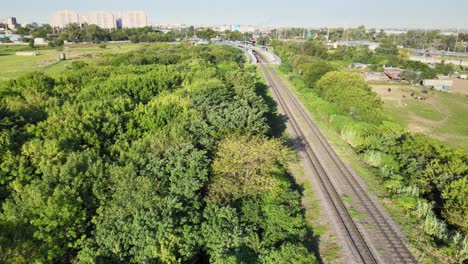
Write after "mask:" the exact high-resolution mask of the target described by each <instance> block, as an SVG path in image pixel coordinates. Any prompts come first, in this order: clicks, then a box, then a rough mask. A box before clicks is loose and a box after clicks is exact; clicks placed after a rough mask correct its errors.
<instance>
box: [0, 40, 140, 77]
mask: <svg viewBox="0 0 468 264" xmlns="http://www.w3.org/2000/svg"><path fill="white" fill-rule="evenodd" d="M141 45H143V44H131V43H119V44H108V45H107V47H106V48H105V49H103V48H99V47H98V45H97V44H79V45H78V44H77V45H69V46H65V48H64V49H63V51H58V50H56V49H41V50H39V51H38V52H39V55H37V56H17V55H15V53H16V52H15V51H14V50H12V48H11V47H8V48H7V47H1V46H0V69H1V70H0V81H1V80H8V79H13V78H16V77H18V76H19V75H21V74H24V73H27V72H33V71H40V72H45V73H47V74H50V75H56V74H60V73H62V72H64V71H66V70H67V69H68V67H67V66H69V65H70V64H71V63H72V61H75V60H84V61H91V60H92V59H93V58H95V57H98V56H100V55H102V54H117V53H123V52H128V51H131V50H135V49H137V48H138V47H141ZM62 52H63V53H65V54H66V57H67V60H65V61H58V57H59V54H60V53H62Z"/></svg>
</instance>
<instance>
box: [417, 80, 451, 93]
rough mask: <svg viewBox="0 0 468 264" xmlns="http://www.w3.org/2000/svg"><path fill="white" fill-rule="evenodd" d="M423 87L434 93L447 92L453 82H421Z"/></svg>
mask: <svg viewBox="0 0 468 264" xmlns="http://www.w3.org/2000/svg"><path fill="white" fill-rule="evenodd" d="M423 86H424V87H427V88H431V89H434V90H436V91H444V92H448V91H449V89H450V88H451V87H452V86H453V80H435V79H434V80H423Z"/></svg>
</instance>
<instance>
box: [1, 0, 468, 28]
mask: <svg viewBox="0 0 468 264" xmlns="http://www.w3.org/2000/svg"><path fill="white" fill-rule="evenodd" d="M64 9H67V10H73V11H76V12H78V13H80V14H81V13H83V14H88V13H90V12H92V11H110V12H118V11H140V10H141V11H144V12H145V13H146V15H147V16H148V23H149V24H163V23H173V24H197V25H201V24H205V25H221V24H244V25H246V24H250V25H256V26H304V27H322V26H329V27H355V26H359V25H364V26H366V27H368V28H373V27H375V28H440V29H448V28H460V29H468V14H467V12H468V11H467V10H468V1H464V0H463V1H460V0H445V1H443V2H442V1H437V0H426V1H424V0H409V1H408V0H393V1H385V2H383V3H382V2H380V1H375V0H308V1H307V0H288V1H285V0H281V1H280V0H270V1H247V0H237V1H219V0H199V1H180V0H179V1H177V0H175V1H170V2H168V1H161V0H133V1H123V0H99V1H95V0H94V1H91V0H80V1H76V0H69V1H56V0H50V1H47V3H44V2H43V1H42V2H41V1H33V0H17V1H7V2H6V3H4V4H3V5H2V8H1V9H0V18H5V17H16V18H17V20H18V23H21V24H23V23H31V22H38V23H47V22H48V17H49V15H50V14H51V13H53V12H56V11H59V10H64Z"/></svg>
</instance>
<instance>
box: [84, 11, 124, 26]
mask: <svg viewBox="0 0 468 264" xmlns="http://www.w3.org/2000/svg"><path fill="white" fill-rule="evenodd" d="M116 19H117V18H116V17H115V16H114V14H112V13H110V12H91V13H90V14H89V17H88V23H89V24H94V25H97V26H98V27H100V28H104V29H114V28H116V27H117V24H116Z"/></svg>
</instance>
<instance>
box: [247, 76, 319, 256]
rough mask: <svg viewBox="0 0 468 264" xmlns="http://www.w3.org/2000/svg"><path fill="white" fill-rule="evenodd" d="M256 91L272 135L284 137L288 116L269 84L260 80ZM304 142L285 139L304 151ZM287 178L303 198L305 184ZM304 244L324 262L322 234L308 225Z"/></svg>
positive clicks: (297, 139)
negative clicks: (281, 112) (279, 108)
mask: <svg viewBox="0 0 468 264" xmlns="http://www.w3.org/2000/svg"><path fill="white" fill-rule="evenodd" d="M256 92H257V94H258V95H260V96H261V97H262V98H263V100H264V101H265V103H266V105H267V106H268V110H269V111H268V114H267V119H268V124H269V125H270V131H269V134H270V136H272V137H277V138H279V137H282V135H283V134H284V132H285V131H286V122H287V121H288V117H287V116H286V115H283V114H280V113H278V103H277V102H276V101H275V100H274V99H273V98H272V97H271V96H270V94H268V86H267V85H265V84H264V83H260V82H259V83H257V84H256ZM283 139H284V137H283ZM303 142H304V141H303V139H302V138H290V137H286V140H285V143H286V145H287V146H288V147H290V148H296V150H297V151H304V149H305V145H304V143H303ZM287 178H288V180H289V182H291V189H293V190H295V191H297V192H298V193H299V194H300V195H301V198H302V197H304V190H305V189H304V186H303V185H302V184H299V183H297V181H296V179H295V178H294V177H293V176H292V175H291V174H289V173H288V174H287ZM302 215H303V217H304V219H305V215H306V210H305V208H304V207H303V208H302ZM303 244H304V246H305V247H306V248H307V249H308V250H309V252H313V253H314V255H315V258H316V260H317V262H318V263H323V260H322V258H321V256H320V236H318V235H317V234H314V231H313V229H312V228H311V227H310V226H307V235H306V239H305V241H304V242H303Z"/></svg>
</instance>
